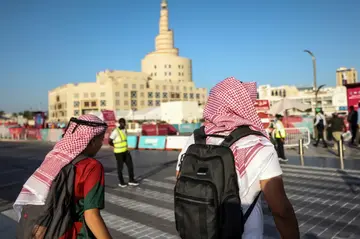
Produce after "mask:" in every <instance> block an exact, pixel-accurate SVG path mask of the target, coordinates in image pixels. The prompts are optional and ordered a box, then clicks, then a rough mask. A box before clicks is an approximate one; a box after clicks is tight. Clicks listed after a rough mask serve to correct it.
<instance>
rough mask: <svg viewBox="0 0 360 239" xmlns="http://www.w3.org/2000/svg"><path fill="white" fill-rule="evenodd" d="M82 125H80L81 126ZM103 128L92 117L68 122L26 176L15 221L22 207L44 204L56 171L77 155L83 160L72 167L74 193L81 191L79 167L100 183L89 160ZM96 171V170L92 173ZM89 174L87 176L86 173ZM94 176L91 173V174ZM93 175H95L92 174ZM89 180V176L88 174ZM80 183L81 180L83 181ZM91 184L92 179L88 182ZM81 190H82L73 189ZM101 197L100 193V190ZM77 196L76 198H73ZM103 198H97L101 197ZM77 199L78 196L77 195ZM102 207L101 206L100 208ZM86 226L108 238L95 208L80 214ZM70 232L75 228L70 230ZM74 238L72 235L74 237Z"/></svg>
mask: <svg viewBox="0 0 360 239" xmlns="http://www.w3.org/2000/svg"><path fill="white" fill-rule="evenodd" d="M81 122H82V123H81ZM106 129H107V125H106V124H105V123H104V122H103V121H102V120H101V119H99V118H98V117H97V116H94V115H83V116H80V117H79V118H78V120H76V119H75V120H74V121H70V122H69V125H68V127H67V129H66V132H65V134H64V136H63V138H62V139H61V140H60V141H59V142H57V143H56V145H55V146H54V148H53V149H52V150H51V151H50V152H49V153H48V154H47V155H46V157H45V159H44V161H43V163H42V164H41V165H40V167H39V168H38V169H37V170H36V171H35V172H34V173H33V174H32V175H31V176H30V177H29V179H28V180H27V181H26V183H25V184H24V185H23V188H22V190H21V192H20V194H19V196H18V198H17V199H16V201H15V203H14V210H15V211H16V212H17V214H18V217H19V220H20V218H21V212H22V210H23V207H25V206H26V205H44V204H45V201H46V198H47V196H48V193H49V190H50V187H51V185H52V182H53V180H54V179H55V177H56V176H57V175H58V173H59V172H60V170H61V169H62V168H63V167H64V166H66V165H67V164H69V163H70V162H71V161H72V160H74V159H75V158H77V157H78V156H80V155H82V156H84V159H83V160H82V161H80V162H78V163H77V164H76V174H77V175H76V179H75V182H74V183H75V185H74V189H75V191H84V190H83V189H84V187H85V186H84V184H85V183H84V182H79V183H76V182H77V181H79V180H80V181H81V180H82V178H81V175H80V174H83V172H78V170H79V169H81V168H82V167H81V164H87V165H88V166H89V167H88V168H90V166H91V167H92V171H96V172H98V174H99V175H97V178H96V179H100V180H101V181H103V178H104V172H103V167H102V165H101V163H100V162H98V161H97V160H95V159H93V158H92V157H94V156H95V155H96V154H97V152H98V151H99V150H100V148H101V146H102V142H103V139H104V135H105V132H106ZM96 169H98V170H96ZM88 175H90V174H88ZM93 175H94V174H93ZM94 176H95V175H94ZM90 177H91V175H90ZM83 181H84V180H83ZM88 181H94V180H88ZM79 187H83V188H82V190H80V189H79V190H76V189H77V188H79ZM102 194H104V192H103V191H102ZM75 196H78V195H75ZM102 196H103V195H99V197H102ZM78 197H81V195H80V196H78ZM100 207H102V205H100ZM84 216H85V220H86V223H87V224H88V227H89V228H90V230H91V232H92V233H93V234H94V235H95V236H96V238H111V236H110V234H109V232H108V231H107V229H106V226H105V224H104V222H103V220H102V218H101V216H100V213H99V210H98V208H92V209H91V210H87V211H85V213H84ZM74 231H76V228H75V227H74ZM70 238H76V233H74V237H70Z"/></svg>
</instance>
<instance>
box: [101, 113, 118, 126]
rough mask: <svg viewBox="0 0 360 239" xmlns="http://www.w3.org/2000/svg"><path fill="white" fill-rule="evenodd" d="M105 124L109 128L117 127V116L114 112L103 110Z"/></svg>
mask: <svg viewBox="0 0 360 239" xmlns="http://www.w3.org/2000/svg"><path fill="white" fill-rule="evenodd" d="M101 113H102V115H103V118H104V121H105V123H106V124H107V125H108V127H115V126H116V116H115V112H114V111H113V110H102V111H101Z"/></svg>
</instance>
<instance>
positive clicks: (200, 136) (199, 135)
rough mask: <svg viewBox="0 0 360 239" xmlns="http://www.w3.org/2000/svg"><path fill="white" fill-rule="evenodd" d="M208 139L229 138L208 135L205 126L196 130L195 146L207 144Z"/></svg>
mask: <svg viewBox="0 0 360 239" xmlns="http://www.w3.org/2000/svg"><path fill="white" fill-rule="evenodd" d="M206 137H216V138H226V137H227V136H223V135H218V134H206V133H205V126H201V127H200V128H198V129H196V130H194V139H195V144H206Z"/></svg>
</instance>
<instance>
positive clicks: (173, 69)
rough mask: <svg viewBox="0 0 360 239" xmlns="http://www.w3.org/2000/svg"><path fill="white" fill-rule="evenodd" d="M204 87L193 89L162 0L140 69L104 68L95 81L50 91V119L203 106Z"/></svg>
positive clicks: (187, 64) (188, 67)
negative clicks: (175, 104) (151, 45)
mask: <svg viewBox="0 0 360 239" xmlns="http://www.w3.org/2000/svg"><path fill="white" fill-rule="evenodd" d="M206 100H207V89H206V88H196V86H195V84H194V82H193V80H192V64H191V60H190V59H188V58H184V57H181V56H179V50H178V49H177V48H175V46H174V33H173V31H172V30H170V29H169V12H168V4H167V1H166V0H162V2H161V10H160V21H159V34H158V35H157V36H156V38H155V51H153V52H151V53H149V54H147V55H146V56H145V57H144V59H142V61H141V72H132V71H119V70H105V71H102V72H99V73H97V74H96V82H89V83H79V84H66V85H63V86H60V87H58V88H56V89H53V90H51V91H49V121H58V120H60V121H68V120H69V119H70V118H71V117H72V116H75V117H77V116H80V115H82V114H85V113H87V112H90V111H100V110H103V109H111V110H117V111H119V110H140V109H144V108H147V107H155V106H160V105H161V102H171V101H195V102H197V103H198V104H199V105H204V104H205V102H206Z"/></svg>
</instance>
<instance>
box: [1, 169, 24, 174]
mask: <svg viewBox="0 0 360 239" xmlns="http://www.w3.org/2000/svg"><path fill="white" fill-rule="evenodd" d="M21 171H24V169H21V168H14V169H11V170H8V171H4V172H0V175H3V174H8V173H15V172H21Z"/></svg>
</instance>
